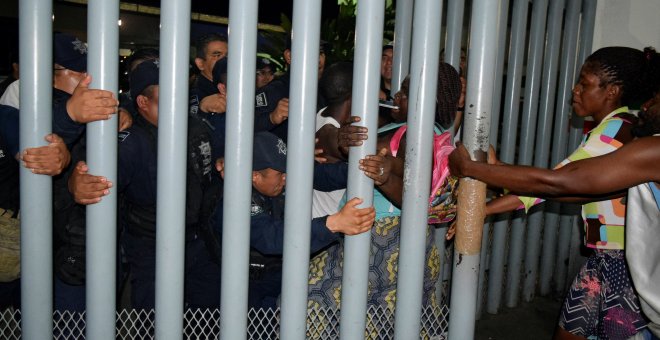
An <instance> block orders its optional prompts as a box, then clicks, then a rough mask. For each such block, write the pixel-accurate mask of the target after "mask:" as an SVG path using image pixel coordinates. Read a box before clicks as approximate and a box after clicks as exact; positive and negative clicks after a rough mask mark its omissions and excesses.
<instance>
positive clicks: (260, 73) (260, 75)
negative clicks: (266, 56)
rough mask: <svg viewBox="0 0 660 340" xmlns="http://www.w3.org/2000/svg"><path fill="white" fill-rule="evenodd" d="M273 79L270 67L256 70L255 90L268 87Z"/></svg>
mask: <svg viewBox="0 0 660 340" xmlns="http://www.w3.org/2000/svg"><path fill="white" fill-rule="evenodd" d="M273 78H275V75H274V74H273V71H271V69H270V67H264V68H262V69H259V70H257V88H262V87H264V86H266V85H268V83H270V82H271V81H272V80H273Z"/></svg>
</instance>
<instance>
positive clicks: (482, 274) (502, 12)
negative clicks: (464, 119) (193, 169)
mask: <svg viewBox="0 0 660 340" xmlns="http://www.w3.org/2000/svg"><path fill="white" fill-rule="evenodd" d="M508 19H509V0H501V1H500V5H499V20H498V22H497V31H498V39H497V62H496V63H495V65H496V66H495V75H494V76H493V93H502V77H503V73H504V59H505V57H506V56H505V54H506V48H505V47H506V37H507V33H508V28H509V27H508V24H507V22H508ZM501 99H502V97H501V96H498V95H495V96H493V106H492V108H491V112H492V113H491V118H490V134H489V135H488V137H489V140H490V145H492V146H493V147H495V148H497V137H498V133H499V127H500V104H501ZM491 223H492V218H490V219H488V221H487V222H486V223H485V224H484V237H483V239H482V242H481V243H482V248H481V249H482V252H481V260H480V263H482V265H481V266H479V289H478V292H477V294H478V295H477V318H479V317H480V316H481V314H482V309H483V307H484V301H483V300H484V298H485V294H484V293H485V292H486V289H485V288H484V284H485V282H486V270H488V273H489V277H488V279H489V281H490V273H491V269H490V264H489V263H488V262H487V260H488V258H489V257H492V256H493V255H492V252H491V251H490V249H491V248H489V247H488V241H489V238H490V233H491V230H490V229H491ZM493 228H494V226H493ZM489 255H490V256H489ZM496 294H499V293H496Z"/></svg>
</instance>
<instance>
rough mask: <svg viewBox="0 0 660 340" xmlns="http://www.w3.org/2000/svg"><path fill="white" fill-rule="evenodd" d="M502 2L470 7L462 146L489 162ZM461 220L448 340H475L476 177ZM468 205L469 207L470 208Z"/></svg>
mask: <svg viewBox="0 0 660 340" xmlns="http://www.w3.org/2000/svg"><path fill="white" fill-rule="evenodd" d="M498 6H499V2H498V1H490V0H476V1H474V2H473V3H472V19H471V20H470V22H471V23H472V27H471V29H470V37H471V38H470V53H469V54H468V55H469V64H470V69H469V70H468V78H467V86H468V88H467V98H466V103H465V104H466V105H465V108H466V110H465V119H464V123H463V124H464V125H465V129H464V131H465V132H466V133H465V134H464V135H463V142H464V143H465V146H466V148H467V149H468V151H470V153H471V154H472V157H473V158H477V157H479V159H478V160H479V161H485V152H486V151H487V150H488V133H489V132H490V126H489V124H490V110H491V108H492V97H493V89H492V87H491V86H490V84H492V83H493V77H494V75H495V72H494V69H495V62H496V60H495V56H496V53H493V51H496V49H497V47H498V46H497V22H498V19H499V16H496V15H492V14H493V13H497V10H498ZM460 185H461V186H462V188H461V191H460V193H459V197H458V200H459V203H458V207H459V209H458V222H457V228H456V243H455V248H454V273H453V277H452V290H451V302H452V304H451V313H450V315H449V339H472V338H474V320H475V311H476V296H477V294H476V289H477V280H478V273H479V255H480V251H481V236H482V227H483V221H484V214H485V211H484V205H483V202H484V201H485V196H486V185H485V184H484V183H481V182H478V181H475V180H473V179H469V178H467V179H461V184H460ZM468 207H469V208H468Z"/></svg>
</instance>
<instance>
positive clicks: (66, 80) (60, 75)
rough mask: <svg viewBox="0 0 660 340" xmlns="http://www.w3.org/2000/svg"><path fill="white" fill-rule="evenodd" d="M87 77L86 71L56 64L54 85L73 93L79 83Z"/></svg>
mask: <svg viewBox="0 0 660 340" xmlns="http://www.w3.org/2000/svg"><path fill="white" fill-rule="evenodd" d="M83 79H85V73H82V72H76V71H73V70H69V69H68V68H64V67H61V66H59V65H55V67H54V73H53V87H54V88H56V89H58V90H61V91H64V92H66V93H68V94H73V90H75V89H76V87H77V86H78V84H79V83H80V82H81V81H82V80H83Z"/></svg>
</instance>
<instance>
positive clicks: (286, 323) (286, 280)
mask: <svg viewBox="0 0 660 340" xmlns="http://www.w3.org/2000/svg"><path fill="white" fill-rule="evenodd" d="M320 22H321V0H316V1H310V0H297V1H295V2H294V7H293V37H294V39H293V41H292V50H291V52H292V60H294V61H295V62H294V63H292V64H291V91H290V92H291V98H290V102H289V105H290V110H289V113H290V114H289V118H288V119H289V126H295V127H296V128H295V129H289V132H288V133H289V135H288V141H289V143H288V153H289V155H296V156H295V157H290V158H288V161H287V178H288V179H289V180H288V181H287V183H286V192H287V195H286V204H285V210H284V223H285V233H284V263H283V268H282V269H283V270H282V299H281V300H282V312H281V318H282V319H281V320H282V323H281V328H280V338H282V339H300V340H303V339H305V336H306V334H305V331H306V325H307V278H308V273H309V242H310V230H311V220H312V206H311V205H310V202H311V201H312V186H313V171H314V133H315V131H316V129H315V117H316V115H315V113H316V112H315V111H316V92H317V82H318V59H319V49H318V47H317V46H319V35H320V33H321V26H320V24H319V23H320Z"/></svg>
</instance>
